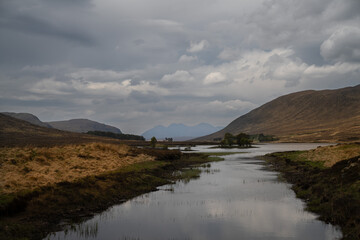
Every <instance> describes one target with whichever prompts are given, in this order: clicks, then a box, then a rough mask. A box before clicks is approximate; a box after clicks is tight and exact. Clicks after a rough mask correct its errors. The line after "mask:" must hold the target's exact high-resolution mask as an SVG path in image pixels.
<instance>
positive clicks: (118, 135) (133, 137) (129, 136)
mask: <svg viewBox="0 0 360 240" xmlns="http://www.w3.org/2000/svg"><path fill="white" fill-rule="evenodd" d="M87 134H90V135H96V136H102V137H109V138H115V139H120V140H138V141H145V138H144V137H143V136H139V135H133V134H123V133H113V132H103V131H89V132H87Z"/></svg>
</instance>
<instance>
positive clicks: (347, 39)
mask: <svg viewBox="0 0 360 240" xmlns="http://www.w3.org/2000/svg"><path fill="white" fill-rule="evenodd" d="M320 49H321V55H322V56H323V57H324V58H325V59H326V60H328V61H342V62H360V28H359V27H349V26H342V27H339V28H337V29H336V30H335V31H334V32H333V33H332V34H331V36H330V37H329V38H328V39H326V40H325V41H324V42H323V43H322V44H321V47H320Z"/></svg>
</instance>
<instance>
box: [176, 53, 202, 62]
mask: <svg viewBox="0 0 360 240" xmlns="http://www.w3.org/2000/svg"><path fill="white" fill-rule="evenodd" d="M197 60H198V58H197V56H188V55H186V54H184V55H181V57H180V58H179V62H180V63H188V62H194V61H197Z"/></svg>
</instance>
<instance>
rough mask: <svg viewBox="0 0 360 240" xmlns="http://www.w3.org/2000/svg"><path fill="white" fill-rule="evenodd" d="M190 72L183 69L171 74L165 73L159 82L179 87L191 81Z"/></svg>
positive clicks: (167, 85)
mask: <svg viewBox="0 0 360 240" xmlns="http://www.w3.org/2000/svg"><path fill="white" fill-rule="evenodd" d="M193 80H194V78H193V77H192V76H191V74H190V73H189V72H187V71H184V70H178V71H176V72H175V73H173V74H166V75H164V76H163V77H162V79H161V84H162V85H163V86H166V87H179V86H182V85H184V84H185V83H189V82H191V81H193Z"/></svg>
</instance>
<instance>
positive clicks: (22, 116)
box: [2, 112, 52, 128]
mask: <svg viewBox="0 0 360 240" xmlns="http://www.w3.org/2000/svg"><path fill="white" fill-rule="evenodd" d="M2 114H5V115H8V116H10V117H13V118H17V119H20V120H24V121H26V122H29V123H32V124H35V125H38V126H41V127H48V128H52V127H51V126H50V124H47V123H44V122H42V121H40V119H39V118H38V117H37V116H35V115H33V114H30V113H14V112H2Z"/></svg>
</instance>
